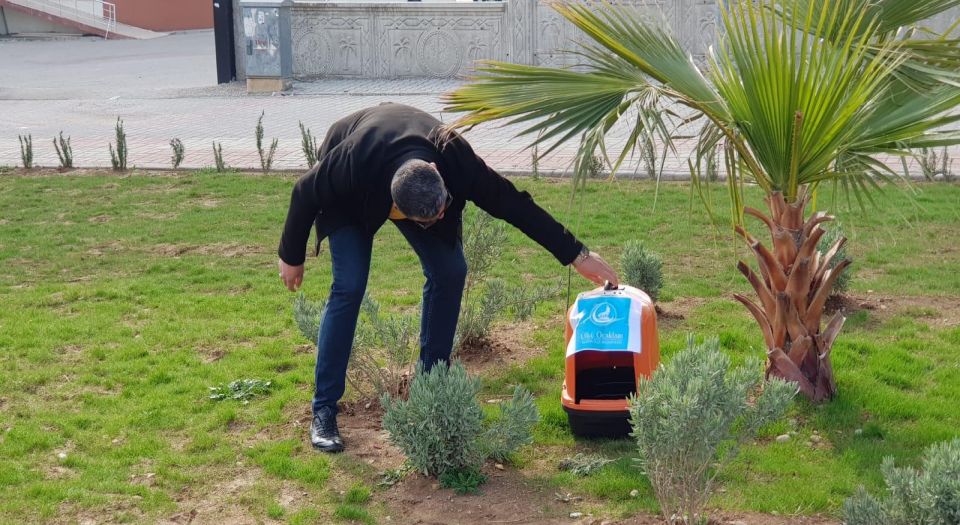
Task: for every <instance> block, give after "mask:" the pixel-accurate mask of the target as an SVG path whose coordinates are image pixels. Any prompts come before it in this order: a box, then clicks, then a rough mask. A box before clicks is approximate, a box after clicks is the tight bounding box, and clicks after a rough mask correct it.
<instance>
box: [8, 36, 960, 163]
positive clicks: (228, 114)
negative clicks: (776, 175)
mask: <svg viewBox="0 0 960 525" xmlns="http://www.w3.org/2000/svg"><path fill="white" fill-rule="evenodd" d="M207 39H210V40H212V35H210V36H209V37H208V36H205V35H204V34H203V33H193V34H183V35H172V36H170V37H164V38H162V39H156V40H152V41H148V42H149V43H147V44H142V43H140V44H139V45H142V46H151V47H149V48H144V49H142V50H136V52H135V53H134V54H133V55H131V52H132V51H128V48H126V47H120V46H124V45H129V44H124V42H129V41H119V40H118V41H102V40H101V41H83V42H82V43H75V44H72V45H71V44H70V43H69V42H37V43H33V44H30V45H26V44H24V43H16V44H10V43H3V42H0V70H7V71H10V70H16V74H12V75H4V76H0V166H4V165H6V166H17V165H20V153H19V143H18V141H17V135H18V134H27V133H29V134H32V135H33V138H34V160H35V163H36V164H38V165H41V166H49V167H55V166H56V165H57V163H58V161H57V156H56V153H55V152H54V149H53V145H52V143H51V140H52V138H53V137H54V136H55V135H56V134H57V133H58V132H59V131H60V130H63V131H64V133H65V135H69V136H70V137H72V144H73V150H74V157H75V165H76V166H79V167H85V168H89V167H109V166H110V156H109V153H108V149H107V145H108V144H109V143H110V142H112V141H113V135H114V129H113V127H114V123H115V122H116V119H117V117H118V116H119V117H121V118H122V119H123V120H124V122H125V129H126V133H127V137H128V149H129V152H130V153H129V160H128V164H129V165H130V166H136V167H141V168H169V167H170V155H171V150H170V146H169V142H170V140H171V139H172V138H174V137H177V138H180V139H181V140H182V141H183V143H184V145H185V147H186V159H185V161H184V163H183V167H186V168H202V167H210V166H213V164H214V160H213V153H212V143H213V142H214V141H216V142H219V143H221V144H222V146H223V153H224V157H225V160H226V162H227V164H229V165H230V166H232V167H236V168H242V169H259V167H260V160H259V158H258V155H257V151H256V146H255V141H254V127H255V125H256V122H257V118H258V117H259V115H260V113H261V111H263V112H265V117H264V127H265V131H266V142H267V143H269V141H270V140H271V139H272V138H273V137H276V138H278V139H279V146H278V149H277V153H276V156H275V160H274V168H275V169H280V170H304V169H305V161H304V158H303V153H302V151H301V146H300V144H301V141H300V130H299V128H298V122H300V121H302V122H303V123H304V124H305V125H306V126H307V127H309V128H310V129H311V130H312V132H313V134H314V135H315V136H317V137H318V139H317V140H318V142H319V141H321V140H322V138H323V135H324V133H325V131H326V130H327V128H328V127H329V126H330V124H331V123H333V122H334V121H335V120H337V119H339V118H341V117H343V116H345V115H347V114H348V113H350V112H353V111H356V110H358V109H361V108H364V107H368V106H372V105H376V104H379V103H381V102H385V101H393V102H401V103H405V104H410V105H412V106H416V107H419V108H421V109H424V110H425V111H428V112H430V113H433V114H434V115H436V116H437V117H438V118H440V119H441V120H443V121H445V122H449V121H450V120H452V119H454V118H455V117H456V115H454V114H450V113H446V112H443V111H442V107H443V106H442V103H441V101H440V95H441V94H442V93H444V92H448V91H450V90H451V89H454V88H456V87H457V86H458V85H459V82H457V81H451V80H436V79H411V80H389V81H384V80H324V81H318V82H312V83H296V84H295V85H294V88H293V89H292V90H291V91H290V92H288V93H284V94H283V95H278V94H274V95H248V94H246V93H245V92H244V89H243V86H242V85H241V84H240V83H233V84H228V85H224V86H210V84H211V83H212V80H211V73H210V72H209V71H207V69H208V66H212V62H211V56H210V55H211V54H212V42H210V43H209V44H210V49H206V47H204V46H206V45H207V42H206V40H207ZM18 46H19V47H18ZM73 48H77V49H79V50H80V51H75V53H82V54H80V55H79V56H74V55H71V54H70V53H71V52H73V51H71V50H72V49H73ZM197 48H199V50H197V51H195V49H197ZM171 54H177V55H178V56H179V59H178V62H177V63H178V64H181V63H186V64H190V65H189V66H184V68H183V69H182V70H179V69H176V68H175V69H174V70H172V71H169V72H165V71H166V69H164V68H167V69H169V68H170V67H171V65H170V61H169V56H170V55H171ZM90 55H92V56H93V58H89V56H90ZM22 57H26V58H22ZM84 57H88V58H89V64H88V65H87V66H85V67H78V66H77V65H76V64H77V63H82V62H83V59H84ZM90 64H93V66H95V67H93V66H91V65H90ZM61 69H62V70H63V71H64V73H63V76H65V77H66V78H62V79H61V78H60V77H59V76H58V73H57V71H59V70H61ZM167 77H169V78H167ZM519 129H520V128H519V127H517V126H514V127H508V128H502V127H498V126H491V125H487V126H481V127H477V128H475V129H473V130H471V131H469V132H468V133H467V134H466V137H467V139H468V140H469V141H470V142H471V143H472V144H473V146H474V148H475V149H476V151H477V152H478V153H480V154H481V155H482V156H483V157H484V158H485V159H486V160H487V162H488V164H490V165H491V166H492V167H494V168H496V169H498V170H500V171H502V172H505V173H518V172H530V170H531V167H532V162H531V159H532V156H531V152H530V151H529V150H526V149H525V146H526V145H527V144H529V139H528V138H523V139H516V138H515V135H516V133H517V132H518V131H519ZM625 138H626V130H625V129H622V128H621V129H615V130H614V131H613V132H612V133H611V141H610V142H611V144H612V145H613V146H612V147H617V146H619V145H621V144H622V141H623V139H625ZM618 139H619V140H618ZM678 146H679V151H678V155H676V156H674V155H669V156H668V157H667V160H666V162H665V166H664V176H665V177H666V178H687V177H688V171H687V167H686V158H687V157H688V155H689V154H690V148H691V146H692V143H691V142H690V141H687V142H680V143H679V144H678ZM576 147H577V144H576V142H575V141H572V142H570V143H568V144H566V145H564V146H563V147H562V148H560V149H559V150H558V151H556V152H555V153H553V154H552V155H551V156H550V157H548V158H546V159H543V160H541V162H540V164H539V169H540V170H541V172H543V173H547V174H550V173H553V174H556V173H564V172H568V171H569V169H570V166H571V164H572V160H573V158H574V155H575V153H576ZM953 156H954V157H955V158H956V157H960V151H958V152H956V153H955V154H954V155H953ZM898 167H899V165H898ZM641 168H642V167H641V163H640V161H639V159H633V160H632V161H631V162H629V163H627V165H626V166H624V167H623V168H622V171H623V172H624V173H636V172H642V169H641ZM955 169H960V166H956V167H955Z"/></svg>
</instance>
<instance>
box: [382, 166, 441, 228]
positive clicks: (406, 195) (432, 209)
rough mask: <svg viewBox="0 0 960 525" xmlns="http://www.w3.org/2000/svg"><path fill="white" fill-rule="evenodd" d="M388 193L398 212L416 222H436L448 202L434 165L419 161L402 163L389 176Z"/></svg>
mask: <svg viewBox="0 0 960 525" xmlns="http://www.w3.org/2000/svg"><path fill="white" fill-rule="evenodd" d="M390 193H391V194H392V195H393V203H394V204H396V205H397V208H398V209H399V210H400V212H401V213H403V214H404V215H406V216H407V217H409V218H410V219H412V220H415V221H418V222H429V221H431V220H433V222H436V221H435V219H438V218H440V217H442V213H443V212H444V211H445V209H446V207H447V205H448V204H449V203H448V197H449V194H448V193H447V189H446V187H445V186H444V184H443V179H442V178H440V172H438V171H437V167H436V165H434V164H432V163H429V162H426V161H423V160H417V159H414V160H408V161H407V162H404V163H403V165H401V166H400V168H399V169H397V172H396V173H394V175H393V182H392V183H391V184H390Z"/></svg>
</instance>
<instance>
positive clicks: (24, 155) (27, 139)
mask: <svg viewBox="0 0 960 525" xmlns="http://www.w3.org/2000/svg"><path fill="white" fill-rule="evenodd" d="M17 138H18V139H19V140H20V162H22V163H23V168H24V169H28V170H29V169H32V168H33V135H17Z"/></svg>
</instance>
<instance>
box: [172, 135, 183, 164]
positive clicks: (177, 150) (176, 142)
mask: <svg viewBox="0 0 960 525" xmlns="http://www.w3.org/2000/svg"><path fill="white" fill-rule="evenodd" d="M170 149H172V150H173V155H171V156H170V165H171V166H173V169H177V168H179V167H180V164H181V163H182V162H183V156H184V153H185V148H184V147H183V141H182V140H180V139H178V138H174V139H172V140H171V141H170Z"/></svg>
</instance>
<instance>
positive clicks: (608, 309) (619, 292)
mask: <svg viewBox="0 0 960 525" xmlns="http://www.w3.org/2000/svg"><path fill="white" fill-rule="evenodd" d="M566 343H567V358H566V378H565V380H564V382H563V391H562V393H561V394H560V401H561V403H562V404H563V409H564V410H565V411H566V412H567V419H568V420H569V422H570V429H571V430H572V431H573V433H574V434H575V435H577V436H584V437H624V436H627V435H628V434H629V433H630V422H629V416H630V413H629V411H628V407H627V398H628V397H629V396H630V395H631V394H635V393H636V392H637V383H638V381H639V378H640V375H641V374H643V375H644V376H646V377H647V378H649V377H650V375H651V374H652V373H653V371H654V370H655V369H656V368H657V365H658V364H659V363H660V344H659V340H658V337H657V313H656V310H655V309H654V306H653V301H651V300H650V297H649V296H648V295H647V294H646V293H644V292H642V291H640V290H638V289H636V288H632V287H630V286H621V287H619V288H612V287H609V286H605V287H603V288H597V289H596V290H591V291H589V292H584V293H582V294H580V295H578V296H577V300H576V301H574V303H573V306H571V307H570V310H569V311H568V312H567V323H566Z"/></svg>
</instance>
